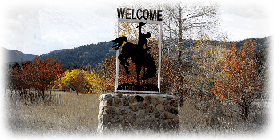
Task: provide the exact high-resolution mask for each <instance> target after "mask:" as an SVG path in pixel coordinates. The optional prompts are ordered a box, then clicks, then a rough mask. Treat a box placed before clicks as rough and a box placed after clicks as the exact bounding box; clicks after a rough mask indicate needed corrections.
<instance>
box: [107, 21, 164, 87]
mask: <svg viewBox="0 0 274 140" xmlns="http://www.w3.org/2000/svg"><path fill="white" fill-rule="evenodd" d="M145 24H146V23H143V22H140V23H139V26H137V27H136V28H139V41H138V45H136V44H133V43H130V42H127V38H126V37H119V38H116V39H115V40H112V42H114V43H113V45H114V46H113V48H115V50H118V49H119V48H120V47H121V46H122V44H123V42H126V44H125V45H123V46H122V50H121V54H120V55H119V57H118V59H119V60H120V63H121V65H123V66H124V68H125V70H126V73H127V74H129V71H128V67H127V66H128V65H129V63H128V62H127V59H128V58H131V60H132V62H133V63H135V65H136V73H137V87H135V89H137V90H144V88H141V86H140V71H141V68H142V67H143V69H144V72H145V73H144V75H143V77H142V79H143V80H146V79H148V78H152V77H156V65H155V60H154V58H153V57H152V56H151V55H150V54H148V53H147V50H149V49H150V47H147V38H150V37H151V34H150V33H149V32H148V33H147V34H143V33H141V28H142V26H144V25H145ZM144 45H145V48H144ZM145 68H147V71H145ZM143 87H144V85H143ZM118 89H119V87H118ZM146 90H159V89H158V88H157V89H155V88H154V89H146Z"/></svg>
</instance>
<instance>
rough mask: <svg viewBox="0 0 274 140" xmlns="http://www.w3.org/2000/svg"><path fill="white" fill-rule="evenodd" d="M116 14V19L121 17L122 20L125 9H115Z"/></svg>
mask: <svg viewBox="0 0 274 140" xmlns="http://www.w3.org/2000/svg"><path fill="white" fill-rule="evenodd" d="M117 12H118V18H120V15H122V18H124V13H125V8H123V9H122V8H120V9H119V8H117Z"/></svg>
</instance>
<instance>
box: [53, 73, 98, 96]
mask: <svg viewBox="0 0 274 140" xmlns="http://www.w3.org/2000/svg"><path fill="white" fill-rule="evenodd" d="M100 83H101V79H100V78H99V76H97V75H96V74H94V72H93V71H91V72H88V71H84V70H79V69H74V70H71V71H68V70H67V71H66V72H65V73H64V75H63V76H60V77H59V78H58V80H57V81H55V83H54V86H53V87H52V88H58V89H63V90H66V91H69V90H70V88H71V89H74V90H76V92H77V93H78V92H81V93H97V91H98V90H99V89H100V87H99V86H100Z"/></svg>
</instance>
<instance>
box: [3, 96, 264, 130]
mask: <svg viewBox="0 0 274 140" xmlns="http://www.w3.org/2000/svg"><path fill="white" fill-rule="evenodd" d="M8 98H9V102H8V103H7V115H8V126H9V130H10V131H11V132H12V133H14V134H18V135H22V134H24V135H28V134H30V135H33V134H38V135H42V134H49V135H55V134H57V135H59V134H61V135H62V134H80V135H97V134H98V133H97V126H98V112H99V100H98V98H99V95H97V96H96V95H94V94H80V93H79V95H77V94H76V93H75V92H72V93H70V92H61V91H52V93H51V98H50V96H49V92H46V97H45V100H44V101H42V100H38V101H34V102H33V103H31V102H30V101H25V100H22V99H21V97H20V96H19V95H18V94H12V96H10V95H9V96H8ZM251 111H252V113H253V114H252V113H251V115H250V119H249V120H248V121H247V122H244V121H242V120H241V119H239V118H238V116H232V118H231V117H225V116H223V117H220V118H218V120H217V121H218V122H219V123H218V124H219V125H217V127H212V126H211V124H212V118H211V117H210V115H209V114H206V113H203V112H202V111H199V110H197V109H196V108H195V107H194V106H193V103H191V102H189V101H188V100H186V101H185V102H184V105H183V106H182V107H180V109H179V114H180V131H179V133H180V134H187V133H188V134H197V133H202V134H213V135H215V134H229V135H231V134H237V133H239V132H240V133H242V132H252V133H253V132H259V131H260V130H263V129H262V128H263V126H264V125H265V119H266V118H265V114H266V112H265V108H263V106H262V105H259V106H258V105H257V106H256V107H254V109H253V110H251ZM211 116H212V115H211ZM233 117H234V118H233ZM215 121H216V120H215ZM210 122H211V124H210ZM231 132H232V133H231Z"/></svg>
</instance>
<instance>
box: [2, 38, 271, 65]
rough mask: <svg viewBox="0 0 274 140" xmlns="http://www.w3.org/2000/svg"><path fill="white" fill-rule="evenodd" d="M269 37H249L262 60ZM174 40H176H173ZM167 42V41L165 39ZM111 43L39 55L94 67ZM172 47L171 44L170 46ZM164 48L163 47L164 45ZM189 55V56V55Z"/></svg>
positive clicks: (15, 56)
mask: <svg viewBox="0 0 274 140" xmlns="http://www.w3.org/2000/svg"><path fill="white" fill-rule="evenodd" d="M270 38H271V37H264V38H250V39H252V40H253V41H255V42H256V43H257V47H256V54H257V55H258V57H262V60H266V58H265V53H266V52H267V51H266V48H268V46H269V45H268V44H269V42H270ZM250 39H245V40H242V41H238V42H234V43H236V48H237V49H239V48H240V47H241V46H243V43H244V42H245V41H247V40H250ZM174 41H176V40H174ZM165 42H168V41H165ZM196 42H197V41H195V40H185V41H184V43H182V45H183V46H184V47H183V48H182V49H183V50H184V49H188V48H189V47H191V46H193V45H195V44H196ZM217 43H219V42H218V41H209V44H213V45H214V44H217ZM231 44H232V42H227V44H226V47H227V48H228V49H230V48H231ZM112 46H113V43H112V42H99V43H97V44H89V45H83V46H79V47H75V48H73V49H63V50H54V51H52V52H50V53H48V54H42V55H40V56H39V57H41V59H43V60H46V58H47V57H49V58H57V59H58V60H61V62H62V65H63V66H64V67H68V66H71V67H73V66H75V65H78V66H79V65H90V66H91V67H94V66H95V65H96V64H98V63H99V62H101V61H102V60H104V59H105V58H106V54H109V56H110V57H111V56H114V57H115V54H116V53H115V51H114V50H113V49H112ZM170 47H173V46H170ZM164 48H165V47H164ZM5 52H7V56H8V59H7V60H8V62H13V61H21V58H23V59H24V61H26V60H32V59H34V58H35V57H36V56H37V55H32V54H24V53H22V52H20V51H17V50H7V49H5ZM185 55H191V54H185ZM187 57H188V56H187ZM189 57H191V56H189Z"/></svg>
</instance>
